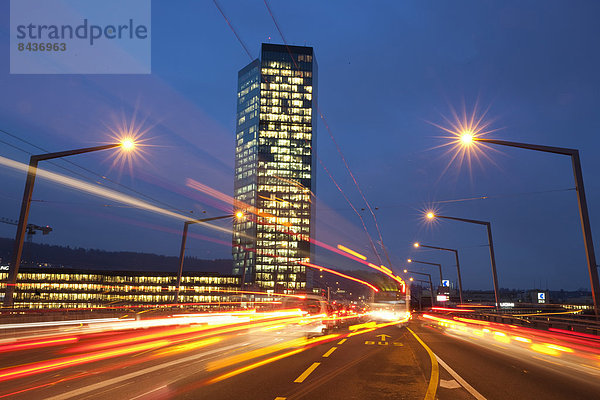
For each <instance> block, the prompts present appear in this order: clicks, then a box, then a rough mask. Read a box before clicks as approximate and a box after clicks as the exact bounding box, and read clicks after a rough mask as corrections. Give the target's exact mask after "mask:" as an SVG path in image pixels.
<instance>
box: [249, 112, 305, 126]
mask: <svg viewBox="0 0 600 400" xmlns="http://www.w3.org/2000/svg"><path fill="white" fill-rule="evenodd" d="M244 118H245V117H244ZM260 118H261V119H262V120H265V121H280V122H293V123H306V124H310V123H311V121H312V117H311V116H310V115H309V116H306V115H288V114H272V113H267V114H261V117H260Z"/></svg>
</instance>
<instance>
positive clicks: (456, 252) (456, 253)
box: [413, 242, 463, 304]
mask: <svg viewBox="0 0 600 400" xmlns="http://www.w3.org/2000/svg"><path fill="white" fill-rule="evenodd" d="M413 246H414V247H416V248H419V247H425V248H428V249H434V250H443V251H451V252H453V253H454V257H455V258H456V274H457V275H458V294H459V296H460V302H461V304H462V302H463V289H462V278H461V277H460V262H459V261H458V250H456V249H447V248H445V247H437V246H429V245H425V244H422V243H419V242H416V243H414V244H413Z"/></svg>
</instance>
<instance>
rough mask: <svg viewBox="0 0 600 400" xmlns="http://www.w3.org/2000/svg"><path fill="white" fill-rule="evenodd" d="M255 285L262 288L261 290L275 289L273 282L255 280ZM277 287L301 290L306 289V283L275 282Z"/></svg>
mask: <svg viewBox="0 0 600 400" xmlns="http://www.w3.org/2000/svg"><path fill="white" fill-rule="evenodd" d="M256 283H257V285H258V286H259V287H263V288H274V287H275V282H274V281H270V280H269V281H263V280H258V279H257V280H256ZM277 286H278V287H279V286H283V287H287V288H290V289H302V288H305V287H306V282H289V281H279V282H277Z"/></svg>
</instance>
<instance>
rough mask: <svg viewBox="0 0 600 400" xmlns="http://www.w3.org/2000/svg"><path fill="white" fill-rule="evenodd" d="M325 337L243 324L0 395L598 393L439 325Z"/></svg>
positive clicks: (586, 383) (599, 379)
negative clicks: (212, 335) (233, 329)
mask: <svg viewBox="0 0 600 400" xmlns="http://www.w3.org/2000/svg"><path fill="white" fill-rule="evenodd" d="M356 333H358V334H356ZM213 339H215V338H213ZM321 339H323V338H320V339H318V340H321ZM324 339H326V340H325V341H320V342H319V341H317V342H314V343H313V344H311V345H309V346H308V347H306V348H304V347H303V346H300V347H297V346H296V347H286V346H283V345H281V347H277V346H278V345H279V344H285V343H288V342H289V341H293V340H298V338H297V337H296V336H293V335H290V334H289V332H288V333H285V334H282V333H281V332H273V331H265V332H260V333H257V332H250V331H244V332H235V333H231V334H225V335H220V336H218V340H216V339H215V340H214V341H207V342H201V343H199V344H198V343H196V347H192V348H189V347H188V348H181V345H179V344H178V345H173V346H167V347H161V348H147V349H140V350H139V351H136V352H134V353H130V354H125V355H122V356H118V357H113V358H110V359H102V360H97V361H93V362H90V363H86V364H78V365H73V366H72V367H68V368H64V369H61V370H58V371H56V370H53V371H48V372H42V373H40V374H36V375H33V376H28V377H23V378H18V379H10V380H5V381H3V382H1V384H0V398H11V399H13V398H14V399H42V398H44V399H45V398H50V399H55V400H59V399H110V400H118V399H169V398H177V399H216V400H218V399H267V400H275V399H278V400H283V399H286V400H292V399H319V400H326V399H427V398H430V399H434V398H438V399H442V400H445V399H449V400H453V399H473V398H477V399H489V400H492V399H538V398H539V399H544V400H546V399H569V400H576V399H600V375H597V376H595V377H594V375H593V374H585V373H579V372H578V373H575V372H576V371H575V372H574V371H573V370H569V369H568V368H565V367H564V366H562V365H560V364H559V363H556V362H552V360H548V359H545V358H543V357H535V356H524V355H522V354H516V353H514V352H510V351H508V350H507V349H506V348H503V346H500V345H498V346H490V345H489V344H488V343H477V342H476V341H472V340H471V341H468V340H465V339H464V338H460V337H457V336H454V335H449V334H448V333H447V332H445V331H444V330H443V329H442V328H440V327H438V326H435V324H429V323H424V322H421V321H413V322H411V323H410V324H409V325H408V326H407V327H398V326H394V325H393V326H387V327H383V328H381V329H376V330H369V329H363V330H358V331H355V332H354V333H350V332H349V331H348V330H344V331H339V332H334V334H333V335H331V336H330V337H326V338H324ZM299 340H303V341H305V339H304V338H301V339H299ZM308 343H310V342H308ZM82 344H83V345H84V344H85V342H84V343H78V345H82ZM177 346H179V347H177ZM68 349H69V346H68V345H66V346H62V347H57V348H55V349H53V350H52V354H53V356H52V357H54V358H52V357H51V353H50V352H49V351H48V350H31V351H25V352H17V353H10V354H9V355H6V354H4V355H2V354H0V366H1V367H2V369H0V376H1V375H2V371H5V370H6V368H7V367H8V366H14V365H23V364H26V365H27V364H30V363H33V362H39V361H41V360H44V359H55V357H56V354H66V353H65V352H66V351H68ZM301 350H302V351H301ZM434 360H435V361H434ZM599 365H600V363H599ZM599 371H600V369H599ZM432 378H433V379H432ZM434 393H435V397H433V395H434ZM428 396H429V397H428Z"/></svg>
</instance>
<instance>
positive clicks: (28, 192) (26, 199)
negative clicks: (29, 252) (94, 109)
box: [4, 139, 135, 308]
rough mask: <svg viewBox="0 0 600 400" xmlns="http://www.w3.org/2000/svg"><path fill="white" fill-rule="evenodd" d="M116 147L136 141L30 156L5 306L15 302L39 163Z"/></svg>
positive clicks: (129, 144) (125, 145)
mask: <svg viewBox="0 0 600 400" xmlns="http://www.w3.org/2000/svg"><path fill="white" fill-rule="evenodd" d="M116 147H121V148H122V149H123V150H124V151H129V150H132V149H133V148H134V147H135V143H134V142H133V140H130V139H124V140H123V141H121V142H120V143H112V144H106V145H102V146H94V147H86V148H83V149H77V150H68V151H59V152H56V153H46V154H37V155H33V156H31V157H30V159H29V169H28V170H27V180H26V181H25V190H24V192H23V200H22V202H21V212H20V213H19V222H18V225H17V234H16V236H15V243H14V247H13V253H12V260H11V264H10V270H9V272H8V280H7V282H6V290H5V292H4V307H7V308H11V307H12V306H13V304H14V293H15V286H16V285H17V277H18V275H19V267H20V266H21V256H22V255H23V241H24V239H25V233H26V230H27V219H28V218H29V208H30V206H31V196H32V194H33V186H34V184H35V177H36V174H37V166H38V163H39V162H40V161H44V160H51V159H55V158H62V157H69V156H74V155H77V154H84V153H91V152H94V151H100V150H108V149H114V148H116Z"/></svg>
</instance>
